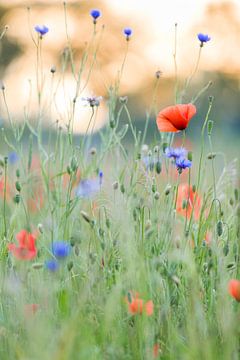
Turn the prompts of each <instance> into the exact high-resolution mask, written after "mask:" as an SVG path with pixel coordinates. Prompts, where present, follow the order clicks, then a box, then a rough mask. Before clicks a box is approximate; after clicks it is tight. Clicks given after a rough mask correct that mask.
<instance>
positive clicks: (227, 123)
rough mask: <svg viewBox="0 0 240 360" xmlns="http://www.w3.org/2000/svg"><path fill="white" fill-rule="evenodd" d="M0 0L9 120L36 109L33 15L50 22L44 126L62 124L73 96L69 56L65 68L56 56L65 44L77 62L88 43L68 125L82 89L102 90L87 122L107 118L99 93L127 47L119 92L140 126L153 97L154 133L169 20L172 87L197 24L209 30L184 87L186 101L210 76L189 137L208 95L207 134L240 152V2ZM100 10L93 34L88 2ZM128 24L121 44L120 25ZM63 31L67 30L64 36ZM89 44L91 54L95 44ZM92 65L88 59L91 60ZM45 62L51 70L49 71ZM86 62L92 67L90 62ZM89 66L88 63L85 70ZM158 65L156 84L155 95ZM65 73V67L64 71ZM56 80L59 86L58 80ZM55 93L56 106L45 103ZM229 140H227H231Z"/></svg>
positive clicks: (190, 52)
mask: <svg viewBox="0 0 240 360" xmlns="http://www.w3.org/2000/svg"><path fill="white" fill-rule="evenodd" d="M65 3H66V6H65V8H66V12H64V4H63V2H62V1H60V0H50V1H48V0H39V1H22V0H1V2H0V29H1V32H3V31H4V28H5V26H8V29H7V31H6V33H5V34H4V36H3V37H2V41H1V42H0V79H1V81H2V83H3V84H4V86H5V93H6V98H7V103H8V106H9V109H10V112H11V114H12V116H13V117H14V120H16V121H21V120H22V119H23V118H24V114H25V115H26V112H27V114H28V116H29V117H30V118H33V119H34V116H36V112H37V97H36V67H37V65H36V61H37V60H36V46H35V45H34V41H33V39H34V40H35V41H37V34H36V33H35V32H34V26H35V25H36V24H44V25H46V26H48V27H49V33H47V34H46V35H45V36H44V38H43V40H42V59H41V62H42V69H43V70H42V76H43V92H44V93H45V98H44V101H45V109H46V119H47V121H46V127H49V128H50V127H51V126H53V124H54V123H55V122H56V120H58V121H60V123H61V124H62V125H63V126H66V118H67V117H68V116H69V111H70V108H71V106H72V105H71V104H72V100H73V98H74V96H75V93H76V80H75V79H74V77H73V75H72V73H71V66H70V62H69V63H68V66H67V67H66V68H64V70H63V59H64V58H65V59H66V57H69V48H70V47H71V48H72V50H73V58H74V63H75V65H76V68H77V69H78V68H79V66H80V62H81V58H82V56H83V53H84V49H86V47H87V46H88V44H92V45H91V46H89V61H88V62H87V63H86V71H84V72H83V75H82V77H83V84H84V83H85V84H86V86H83V87H82V90H81V91H80V94H79V99H78V101H77V105H76V119H77V120H76V119H75V123H74V131H75V132H76V133H81V132H84V131H85V130H86V126H87V123H88V119H89V111H90V109H89V108H88V107H84V106H82V104H81V97H86V96H92V95H96V96H102V97H103V100H102V102H101V105H100V107H99V110H98V117H97V121H96V124H95V129H94V130H98V129H99V128H101V127H102V126H104V124H105V123H106V122H107V121H108V116H107V111H106V109H107V104H106V103H107V97H108V90H107V89H109V87H110V86H111V85H112V84H113V83H114V81H115V79H116V77H117V74H118V72H119V70H120V69H121V66H122V63H123V59H124V56H125V54H126V49H127V45H128V50H127V58H126V63H125V66H124V69H123V76H122V79H121V85H120V95H122V96H124V95H127V96H128V106H129V108H130V111H131V114H132V117H133V119H134V124H135V126H137V127H138V128H139V129H142V128H143V127H144V124H145V121H146V113H147V112H148V111H149V110H150V108H151V104H153V103H154V109H153V111H152V114H151V119H150V132H149V134H151V132H152V133H156V123H155V113H157V112H158V111H159V110H161V109H162V108H163V107H165V106H167V105H172V104H174V101H175V98H174V82H175V70H174V58H173V54H174V51H175V50H174V49H175V29H176V27H175V24H176V23H177V36H176V39H177V42H176V60H177V68H178V77H179V84H180V87H183V85H184V81H185V80H186V78H187V77H188V76H189V75H190V74H191V72H192V71H193V69H194V67H195V64H196V61H197V58H198V52H199V45H200V43H199V40H198V39H197V34H198V33H200V32H201V33H204V34H208V35H209V36H211V41H209V42H208V43H206V44H205V45H204V47H203V48H202V52H201V58H200V63H199V70H198V72H197V74H196V75H195V76H194V77H193V79H192V82H191V84H190V86H189V88H188V92H187V93H186V94H185V97H184V102H189V101H191V99H192V98H194V97H195V96H196V94H197V93H198V92H199V91H201V89H203V88H204V87H205V86H206V85H207V84H208V83H209V82H210V81H211V82H212V85H211V86H210V87H209V88H208V89H207V90H206V91H205V92H204V93H203V94H202V96H201V97H199V99H198V100H197V102H196V106H197V108H198V114H197V116H196V117H195V118H194V119H193V120H192V122H191V126H190V128H189V133H190V136H191V139H192V141H197V139H198V138H199V129H200V128H201V126H202V123H203V117H204V115H205V113H206V111H207V108H208V97H209V96H210V95H211V96H214V99H215V100H214V106H213V111H212V113H211V118H212V119H213V120H214V122H215V127H214V133H215V136H216V138H217V139H218V146H219V149H220V148H221V147H224V148H225V147H226V144H228V147H231V146H233V147H234V152H236V151H238V152H239V147H238V146H237V144H238V139H239V133H240V101H239V90H240V62H239V57H240V47H239V34H240V1H238V0H229V1H221V0H215V1H214V0H195V1H192V0H168V1H162V0H160V1H151V0H131V1H129V0H121V1H117V0H110V1H109V0H102V1H92V0H86V1H81V0H78V1H70V0H69V1H66V2H65ZM93 8H97V9H100V10H101V12H102V16H101V17H100V18H99V19H98V21H97V36H96V38H95V40H94V42H93V43H91V38H92V33H93V23H92V19H91V17H90V15H89V11H90V10H91V9H93ZM125 27H131V28H132V30H133V35H132V37H131V40H130V41H129V43H127V42H126V39H125V37H124V35H123V29H124V28H125ZM67 35H68V36H67ZM96 49H97V59H98V60H97V61H95V62H94V61H93V59H94V51H96ZM91 64H93V65H91ZM52 66H55V67H56V73H55V74H54V79H53V74H52V73H51V71H50V69H51V68H52ZM91 66H92V68H91ZM90 68H91V71H89V69H90ZM156 71H161V76H160V79H159V87H158V91H157V94H156V99H155V102H153V91H154V90H153V89H154V84H155V82H156V75H155V73H156ZM63 73H64V75H63ZM59 84H60V85H61V86H60V85H59ZM51 94H54V108H52V107H51V105H50V104H49V103H48V101H49V99H50V98H51V96H52V95H51ZM0 106H1V108H0V118H1V123H4V122H5V121H6V116H7V115H6V108H5V106H4V103H3V100H2V97H1V99H0ZM229 139H231V141H230V142H229Z"/></svg>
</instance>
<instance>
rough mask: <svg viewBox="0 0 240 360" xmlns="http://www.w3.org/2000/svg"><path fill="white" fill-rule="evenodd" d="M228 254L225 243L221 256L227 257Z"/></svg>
mask: <svg viewBox="0 0 240 360" xmlns="http://www.w3.org/2000/svg"><path fill="white" fill-rule="evenodd" d="M228 253H229V245H228V243H226V244H225V245H224V247H223V255H224V256H227V254H228Z"/></svg>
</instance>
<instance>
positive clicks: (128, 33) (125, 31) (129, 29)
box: [123, 28, 132, 40]
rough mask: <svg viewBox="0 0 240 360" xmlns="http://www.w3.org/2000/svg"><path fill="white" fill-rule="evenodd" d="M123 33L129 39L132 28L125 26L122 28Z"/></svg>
mask: <svg viewBox="0 0 240 360" xmlns="http://www.w3.org/2000/svg"><path fill="white" fill-rule="evenodd" d="M123 33H124V35H126V39H127V40H129V39H130V36H131V35H132V29H131V28H125V29H123Z"/></svg>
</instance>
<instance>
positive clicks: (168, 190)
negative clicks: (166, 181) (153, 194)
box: [165, 185, 171, 195]
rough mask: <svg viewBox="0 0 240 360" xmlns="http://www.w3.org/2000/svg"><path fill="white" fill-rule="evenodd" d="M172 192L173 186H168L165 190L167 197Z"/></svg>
mask: <svg viewBox="0 0 240 360" xmlns="http://www.w3.org/2000/svg"><path fill="white" fill-rule="evenodd" d="M170 190H171V185H167V187H166V189H165V195H169V193H170Z"/></svg>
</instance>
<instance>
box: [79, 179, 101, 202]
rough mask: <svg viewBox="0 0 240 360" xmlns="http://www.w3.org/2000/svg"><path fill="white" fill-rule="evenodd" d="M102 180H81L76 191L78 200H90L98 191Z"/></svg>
mask: <svg viewBox="0 0 240 360" xmlns="http://www.w3.org/2000/svg"><path fill="white" fill-rule="evenodd" d="M101 181H102V179H101V178H100V177H99V178H95V179H84V180H81V181H80V183H79V184H78V186H77V189H76V196H78V197H80V198H91V197H93V196H94V195H95V194H96V193H98V192H99V191H100V188H101Z"/></svg>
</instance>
